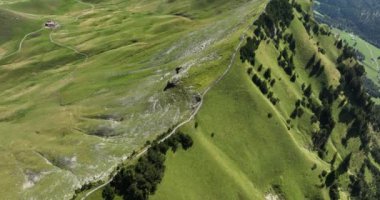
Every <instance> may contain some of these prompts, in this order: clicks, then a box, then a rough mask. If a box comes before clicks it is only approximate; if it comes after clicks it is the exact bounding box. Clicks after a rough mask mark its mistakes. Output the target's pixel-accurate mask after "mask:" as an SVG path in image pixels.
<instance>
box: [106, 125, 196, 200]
mask: <svg viewBox="0 0 380 200" xmlns="http://www.w3.org/2000/svg"><path fill="white" fill-rule="evenodd" d="M157 141H158V140H157ZM157 141H155V142H153V144H152V145H151V147H150V148H149V149H148V151H147V153H146V154H145V155H144V156H142V157H141V158H139V159H138V161H137V162H136V164H134V165H128V166H123V167H121V169H119V171H118V173H117V175H116V176H115V178H114V179H113V180H112V182H111V183H110V185H108V186H106V187H105V188H104V190H103V193H102V196H103V198H104V199H106V200H112V199H113V198H114V196H115V193H116V194H118V195H120V196H123V198H124V199H133V200H147V199H148V197H149V195H151V194H154V193H155V191H156V189H157V185H158V184H159V183H160V182H161V180H162V178H163V175H164V171H165V165H164V162H165V155H166V153H167V151H168V150H169V149H172V151H174V152H175V151H176V150H177V148H178V147H179V145H181V146H182V148H183V149H185V150H187V149H188V148H190V147H191V146H192V145H193V140H192V139H191V137H190V136H189V135H186V134H184V133H181V132H178V133H176V134H174V135H173V136H171V137H170V138H169V139H167V140H166V141H164V142H161V143H159V142H157Z"/></svg>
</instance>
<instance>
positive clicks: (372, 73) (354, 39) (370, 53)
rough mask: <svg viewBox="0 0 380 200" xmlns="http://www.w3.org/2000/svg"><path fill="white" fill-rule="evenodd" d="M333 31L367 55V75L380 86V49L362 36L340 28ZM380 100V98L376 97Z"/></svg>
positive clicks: (365, 61)
mask: <svg viewBox="0 0 380 200" xmlns="http://www.w3.org/2000/svg"><path fill="white" fill-rule="evenodd" d="M333 32H334V33H336V34H338V35H339V37H340V38H342V39H343V40H345V41H346V42H347V43H348V44H349V45H351V46H352V47H354V48H355V49H357V50H359V51H360V52H361V53H363V55H364V56H365V60H364V61H363V64H364V66H365V70H366V72H367V77H368V78H369V79H371V80H372V81H373V82H374V83H375V84H376V85H378V86H380V80H379V70H380V60H379V59H378V58H379V57H380V49H379V48H377V47H375V46H374V45H372V44H370V43H368V42H367V41H365V40H363V39H362V38H360V37H358V36H356V35H354V34H352V33H347V32H345V31H342V30H339V29H333ZM375 101H376V102H380V99H375Z"/></svg>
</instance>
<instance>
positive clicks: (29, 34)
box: [0, 28, 44, 60]
mask: <svg viewBox="0 0 380 200" xmlns="http://www.w3.org/2000/svg"><path fill="white" fill-rule="evenodd" d="M42 30H44V28H40V29H38V30H36V31H33V32H30V33H27V34H25V36H24V37H23V38H22V40H21V41H20V43H19V44H18V49H17V50H16V51H15V52H13V53H10V54H8V55H6V56H3V57H1V58H0V60H2V59H4V58H8V57H10V56H13V55H15V54H18V53H20V52H21V49H22V45H23V44H24V41H25V40H26V39H27V38H28V37H29V36H31V35H33V34H36V33H38V32H40V31H42Z"/></svg>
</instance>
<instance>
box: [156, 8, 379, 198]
mask: <svg viewBox="0 0 380 200" xmlns="http://www.w3.org/2000/svg"><path fill="white" fill-rule="evenodd" d="M277 3H278V2H276V4H277ZM283 3H286V2H283ZM298 3H299V4H298ZM270 5H271V3H270V4H269V5H268V7H269V8H271V6H270ZM273 5H274V4H273ZM293 5H294V6H295V9H294V10H293V13H294V15H295V18H294V19H293V20H292V21H291V23H289V25H288V26H286V24H285V23H282V25H279V24H280V23H281V22H280V23H278V25H277V23H273V20H272V18H270V17H267V16H270V15H271V13H269V11H268V10H267V12H266V13H265V14H263V15H262V16H261V17H259V20H258V21H256V22H255V25H256V26H255V27H253V28H252V35H249V37H248V39H247V41H246V44H245V46H243V47H242V48H241V49H240V53H241V57H240V59H241V61H242V62H241V63H240V62H238V60H236V61H235V62H236V63H235V66H234V67H233V68H232V69H231V71H230V73H229V74H228V75H227V76H226V77H225V78H224V79H223V80H222V81H221V82H220V84H218V85H217V86H216V88H215V89H214V90H212V91H211V92H210V93H209V94H208V95H207V96H206V97H205V102H204V107H203V108H202V109H201V111H200V113H199V114H198V115H197V118H196V120H195V121H194V124H195V123H196V124H197V126H196V127H195V126H192V125H188V126H186V127H184V128H183V130H184V131H186V132H187V133H190V134H191V135H192V136H193V138H194V140H195V145H194V147H193V148H192V149H190V150H189V151H188V152H179V153H177V154H176V155H169V158H168V159H167V168H168V169H167V172H166V173H165V176H164V179H163V182H162V184H161V185H159V186H158V190H157V193H156V194H155V195H154V196H153V198H152V199H155V200H156V199H157V200H159V199H264V198H267V199H269V198H271V197H273V196H275V197H276V198H279V199H281V198H284V199H348V198H349V197H351V199H378V198H379V196H378V195H379V194H378V189H376V188H378V186H379V185H378V184H379V176H378V174H379V168H377V167H376V166H377V165H378V163H376V162H373V161H372V159H371V156H370V155H369V151H372V152H373V153H371V155H374V157H376V159H378V155H379V154H378V151H377V150H375V149H374V148H373V147H372V144H371V143H372V142H375V141H376V140H377V139H376V135H375V134H374V132H373V131H374V130H370V129H369V126H368V125H369V124H368V123H366V122H369V121H372V122H371V124H375V122H373V119H371V118H373V116H374V113H373V108H374V107H373V106H374V104H373V102H372V101H371V100H370V98H369V96H368V95H367V93H366V92H365V91H364V90H363V82H362V76H363V75H364V67H363V66H362V65H361V64H360V63H358V62H357V61H355V58H357V54H356V53H354V51H353V50H352V49H351V48H349V47H347V46H344V45H343V44H341V45H339V42H338V41H335V38H334V37H333V36H332V35H331V33H330V31H329V30H328V29H326V27H322V26H319V25H318V24H317V23H315V22H314V21H313V19H311V18H310V16H309V15H308V14H307V12H305V11H303V10H301V9H300V7H301V6H302V7H303V9H305V8H307V3H306V2H305V1H297V3H293ZM271 9H273V7H272V8H271ZM309 12H310V11H309ZM273 13H281V12H277V11H276V12H273ZM273 30H276V32H274V31H273ZM289 38H290V39H289ZM291 38H293V39H291ZM300 44H302V45H300ZM335 44H336V45H337V46H338V47H337V46H335ZM275 58H277V60H276V59H275ZM247 74H248V75H247ZM293 77H295V78H293ZM271 79H275V80H276V84H273V86H270V87H269V85H270V82H271ZM252 82H253V84H252ZM252 85H253V87H252ZM256 86H257V87H256ZM269 94H271V95H269ZM272 95H276V97H277V98H278V99H279V100H280V101H279V103H277V104H272V103H271V101H270V99H269V98H268V97H269V96H272ZM293 105H295V106H293ZM350 116H355V117H353V118H350ZM375 131H376V130H375ZM210 134H212V135H213V137H210ZM375 144H377V143H376V142H375ZM295 160H296V161H295ZM188 166H191V167H188ZM210 168H211V169H210ZM368 177H371V178H368ZM247 191H250V192H247ZM252 191H254V192H252ZM252 193H254V194H255V195H253V194H252Z"/></svg>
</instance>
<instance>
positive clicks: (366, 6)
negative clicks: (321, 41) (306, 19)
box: [315, 0, 380, 47]
mask: <svg viewBox="0 0 380 200" xmlns="http://www.w3.org/2000/svg"><path fill="white" fill-rule="evenodd" d="M315 9H316V10H317V11H318V13H319V15H317V18H318V19H319V20H321V21H323V22H325V23H328V24H330V25H333V26H335V27H338V28H340V29H342V30H349V31H352V32H354V33H356V34H358V35H360V36H361V37H363V38H364V39H365V40H367V41H370V42H371V43H372V44H375V45H376V46H377V47H380V30H379V28H378V27H377V24H379V23H380V13H379V9H380V2H379V1H377V0H364V1H356V0H334V1H331V0H318V1H316V4H315Z"/></svg>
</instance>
